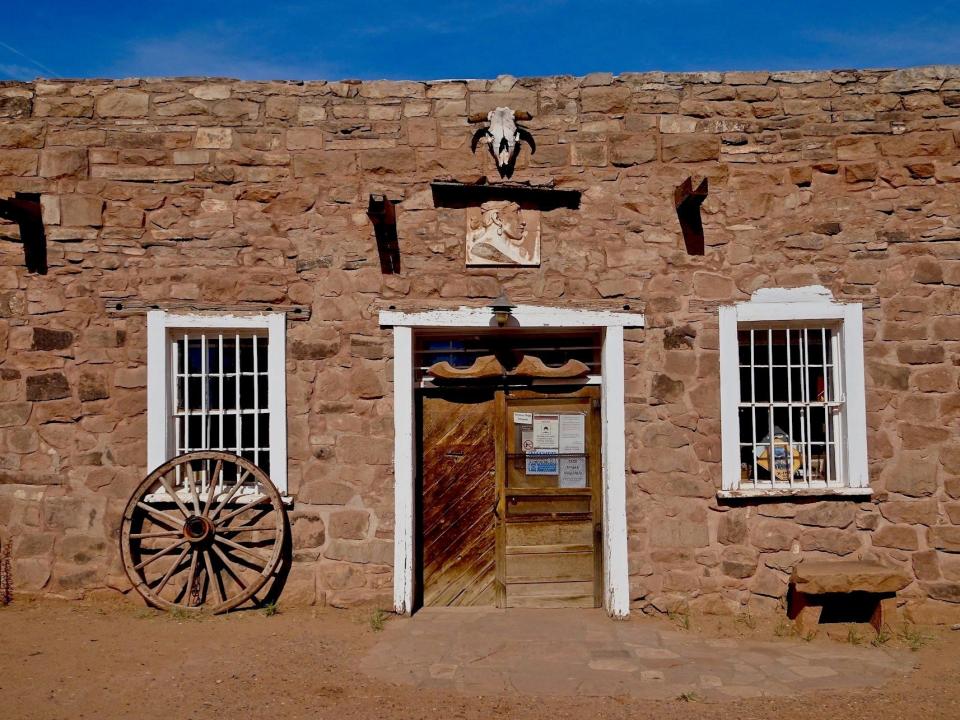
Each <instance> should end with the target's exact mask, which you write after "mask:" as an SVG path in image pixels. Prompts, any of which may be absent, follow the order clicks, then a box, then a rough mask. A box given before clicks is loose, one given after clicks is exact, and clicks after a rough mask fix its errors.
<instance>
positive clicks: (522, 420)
mask: <svg viewBox="0 0 960 720" xmlns="http://www.w3.org/2000/svg"><path fill="white" fill-rule="evenodd" d="M513 424H514V425H533V413H532V412H528V413H525V412H515V413H514V414H513Z"/></svg>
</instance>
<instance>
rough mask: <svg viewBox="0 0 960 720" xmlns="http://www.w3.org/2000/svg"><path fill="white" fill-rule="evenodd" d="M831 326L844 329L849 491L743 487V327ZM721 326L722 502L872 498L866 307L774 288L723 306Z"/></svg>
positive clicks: (842, 449) (820, 290)
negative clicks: (809, 497) (824, 323)
mask: <svg viewBox="0 0 960 720" xmlns="http://www.w3.org/2000/svg"><path fill="white" fill-rule="evenodd" d="M813 321H827V322H831V323H836V324H837V325H838V329H837V331H836V332H837V336H838V341H839V347H840V354H841V368H840V372H841V373H842V375H841V387H842V388H843V389H844V397H843V406H844V407H843V413H842V415H841V423H840V437H839V438H838V441H839V453H838V454H839V458H838V459H839V462H840V463H841V467H842V473H841V477H843V478H844V479H845V485H844V486H843V487H816V486H812V487H796V488H781V487H771V488H762V487H761V488H755V487H749V488H747V487H744V488H741V487H740V418H739V404H740V355H739V343H738V340H737V329H738V325H739V323H756V322H770V323H778V322H798V323H801V322H813ZM719 322H720V433H721V441H722V474H723V475H722V488H723V489H722V490H721V491H720V492H719V493H717V495H718V496H719V497H721V498H738V497H769V496H792V495H798V496H802V495H816V496H828V495H850V496H869V495H870V494H871V489H870V475H869V466H868V463H867V413H866V396H865V388H864V367H863V306H862V305H861V304H860V303H838V302H836V301H834V299H833V296H832V294H831V293H830V291H829V290H827V289H826V288H824V287H822V286H819V285H816V286H811V287H805V288H790V289H783V288H769V289H763V290H758V291H757V292H755V293H754V294H753V296H752V297H751V299H750V301H749V302H743V303H737V304H736V305H730V306H723V307H721V308H720V312H719Z"/></svg>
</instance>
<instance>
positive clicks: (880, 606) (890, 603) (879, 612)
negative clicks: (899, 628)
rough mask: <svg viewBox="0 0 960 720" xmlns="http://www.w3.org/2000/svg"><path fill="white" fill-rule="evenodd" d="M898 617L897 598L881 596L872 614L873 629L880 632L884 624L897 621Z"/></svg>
mask: <svg viewBox="0 0 960 720" xmlns="http://www.w3.org/2000/svg"><path fill="white" fill-rule="evenodd" d="M896 619H897V599H896V598H895V597H888V598H880V599H879V600H877V606H876V607H875V608H874V609H873V614H872V615H871V616H870V624H871V625H872V626H873V629H874V630H876V631H877V633H878V634H879V632H880V631H881V630H882V629H883V626H884V625H889V624H890V623H892V622H896Z"/></svg>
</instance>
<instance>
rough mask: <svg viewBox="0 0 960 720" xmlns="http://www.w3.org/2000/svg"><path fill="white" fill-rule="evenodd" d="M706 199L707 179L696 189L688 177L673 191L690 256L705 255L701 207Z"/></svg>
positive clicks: (691, 179)
mask: <svg viewBox="0 0 960 720" xmlns="http://www.w3.org/2000/svg"><path fill="white" fill-rule="evenodd" d="M706 199H707V178H704V179H703V180H702V181H701V183H700V184H699V185H698V186H697V188H696V189H694V188H693V178H692V177H688V178H687V179H686V180H684V181H683V182H682V183H680V184H679V185H678V186H677V187H676V189H675V190H674V191H673V202H674V205H676V208H677V218H679V220H680V230H681V232H683V242H684V244H685V245H686V246H687V253H688V254H689V255H703V253H704V245H705V243H704V238H703V220H702V219H701V217H700V206H701V205H702V204H703V201H704V200H706Z"/></svg>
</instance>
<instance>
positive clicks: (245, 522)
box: [120, 450, 287, 613]
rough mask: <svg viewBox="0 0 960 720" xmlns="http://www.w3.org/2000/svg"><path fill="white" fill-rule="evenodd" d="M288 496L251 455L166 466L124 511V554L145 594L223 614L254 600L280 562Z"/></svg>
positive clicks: (220, 455) (197, 457)
mask: <svg viewBox="0 0 960 720" xmlns="http://www.w3.org/2000/svg"><path fill="white" fill-rule="evenodd" d="M286 532H287V530H286V514H285V510H284V507H283V501H282V499H281V497H280V493H279V492H277V489H276V487H274V485H273V483H272V482H270V478H269V477H267V474H266V473H265V472H263V470H261V469H260V468H258V467H257V466H256V465H254V464H253V463H252V462H250V461H249V460H246V459H244V458H241V457H239V456H237V455H233V454H232V453H226V452H217V451H213V450H209V451H199V452H191V453H187V454H185V455H180V456H179V457H176V458H174V459H173V460H170V461H169V462H167V463H164V464H163V465H161V466H160V467H158V468H157V469H156V470H154V471H153V472H152V473H150V474H149V475H148V476H147V477H146V478H145V479H144V481H143V482H142V483H140V485H139V486H138V487H137V489H136V490H135V491H134V493H133V495H132V496H131V498H130V501H129V502H128V503H127V508H126V510H125V511H124V513H123V528H122V532H121V535H120V552H121V555H122V556H123V566H124V569H125V570H126V573H127V577H129V578H130V582H131V583H133V586H134V587H135V588H136V590H137V592H139V593H140V594H141V595H142V596H143V597H144V599H146V601H147V602H148V603H150V604H151V605H153V606H155V607H159V608H163V609H165V610H173V609H175V608H180V609H183V610H208V611H211V612H213V613H222V612H226V611H227V610H230V609H232V608H235V607H237V606H238V605H240V604H241V603H243V602H245V601H247V600H249V599H250V598H251V597H253V595H254V593H256V592H257V591H258V590H259V589H260V588H262V587H263V586H264V584H265V583H266V582H267V580H268V579H269V578H270V576H271V575H272V574H273V572H274V571H275V570H276V569H277V566H278V565H279V564H280V558H281V552H282V549H283V545H284V541H285V539H286Z"/></svg>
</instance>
